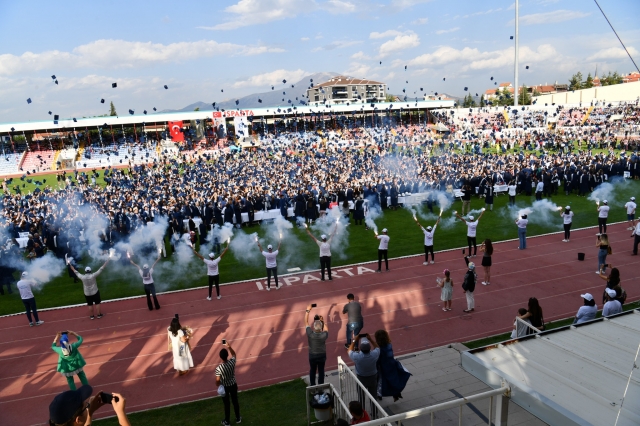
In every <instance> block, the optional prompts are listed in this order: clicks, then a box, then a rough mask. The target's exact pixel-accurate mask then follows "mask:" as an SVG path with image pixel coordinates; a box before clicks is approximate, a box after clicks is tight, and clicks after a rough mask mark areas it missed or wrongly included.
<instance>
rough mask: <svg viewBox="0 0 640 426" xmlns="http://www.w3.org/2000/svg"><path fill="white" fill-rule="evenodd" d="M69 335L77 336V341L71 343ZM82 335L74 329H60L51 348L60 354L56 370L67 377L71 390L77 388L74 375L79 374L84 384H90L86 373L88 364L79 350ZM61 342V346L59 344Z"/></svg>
mask: <svg viewBox="0 0 640 426" xmlns="http://www.w3.org/2000/svg"><path fill="white" fill-rule="evenodd" d="M69 335H72V336H75V338H76V339H77V342H74V343H71V342H70V341H69ZM82 342H83V340H82V336H80V335H79V334H77V333H76V332H74V331H70V330H69V331H60V332H58V333H57V334H56V337H55V338H54V339H53V343H52V344H51V349H53V351H54V352H55V353H57V354H58V367H57V369H56V371H57V372H58V373H60V374H62V375H63V376H64V377H65V378H66V379H67V384H68V385H69V388H70V389H71V390H76V384H75V381H74V376H78V378H79V379H80V382H81V383H82V384H83V385H88V384H89V380H87V376H86V375H85V374H84V366H85V365H86V364H87V363H86V361H85V360H84V358H83V357H82V354H81V353H80V351H79V350H78V348H79V347H80V345H82ZM58 344H60V346H58Z"/></svg>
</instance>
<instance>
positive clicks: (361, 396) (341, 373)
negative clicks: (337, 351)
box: [338, 356, 391, 426]
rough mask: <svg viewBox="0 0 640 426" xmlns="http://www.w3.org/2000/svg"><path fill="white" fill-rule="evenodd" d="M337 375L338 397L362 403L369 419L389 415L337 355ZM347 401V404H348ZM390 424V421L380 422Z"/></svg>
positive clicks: (389, 425) (382, 417)
mask: <svg viewBox="0 0 640 426" xmlns="http://www.w3.org/2000/svg"><path fill="white" fill-rule="evenodd" d="M338 377H339V379H340V398H341V399H342V400H343V401H348V402H350V401H358V402H360V404H362V408H363V409H364V410H366V411H367V413H369V417H371V419H384V418H387V417H389V415H388V414H387V412H386V411H385V410H384V408H382V406H381V405H380V404H379V403H378V401H377V400H376V395H371V393H369V391H368V390H367V388H365V387H364V386H363V385H362V383H360V380H358V377H357V376H356V375H355V373H354V372H353V371H351V369H350V368H349V366H348V365H347V364H345V362H344V361H343V360H342V357H340V356H339V357H338ZM348 402H347V404H348ZM381 424H385V425H387V424H388V426H391V424H390V423H381Z"/></svg>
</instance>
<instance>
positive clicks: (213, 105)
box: [153, 102, 216, 111]
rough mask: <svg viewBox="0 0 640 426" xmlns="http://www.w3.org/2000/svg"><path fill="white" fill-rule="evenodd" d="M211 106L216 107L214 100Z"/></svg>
mask: <svg viewBox="0 0 640 426" xmlns="http://www.w3.org/2000/svg"><path fill="white" fill-rule="evenodd" d="M211 106H212V107H214V108H215V107H216V103H215V102H214V103H212V104H211ZM153 110H154V111H155V110H156V109H155V108H154V109H153Z"/></svg>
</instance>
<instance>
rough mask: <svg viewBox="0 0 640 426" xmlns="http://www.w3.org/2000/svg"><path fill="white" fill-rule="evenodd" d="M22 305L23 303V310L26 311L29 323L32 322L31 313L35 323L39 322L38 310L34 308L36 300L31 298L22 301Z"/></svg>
mask: <svg viewBox="0 0 640 426" xmlns="http://www.w3.org/2000/svg"><path fill="white" fill-rule="evenodd" d="M22 303H24V308H25V310H26V311H27V318H29V322H30V323H32V322H33V321H32V319H31V311H33V317H34V318H35V320H36V322H38V321H40V318H38V308H36V298H35V297H32V298H30V299H22Z"/></svg>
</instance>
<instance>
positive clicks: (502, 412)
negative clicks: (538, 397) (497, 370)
mask: <svg viewBox="0 0 640 426" xmlns="http://www.w3.org/2000/svg"><path fill="white" fill-rule="evenodd" d="M510 393H511V388H510V387H509V385H508V384H507V383H506V382H505V381H503V382H502V387H500V388H498V389H494V390H490V391H487V392H482V393H479V394H476V395H471V396H468V397H463V398H458V399H454V400H453V401H447V402H443V403H441V404H436V405H432V406H430V407H425V408H418V409H416V410H411V411H407V412H406V413H401V414H394V415H392V416H389V417H386V418H384V419H377V420H371V421H370V422H365V423H360V425H361V426H384V425H388V424H389V422H394V423H396V424H400V422H401V421H402V420H407V419H413V418H416V417H422V416H426V415H427V414H430V415H431V426H433V424H434V419H435V417H434V414H435V413H436V412H437V411H442V410H449V409H451V408H456V407H458V424H459V425H462V419H463V416H462V407H463V406H465V405H467V404H470V403H473V402H478V401H482V400H485V399H487V398H489V416H488V419H487V424H488V425H489V426H491V425H492V424H493V425H495V426H506V425H507V420H508V409H509V396H510ZM495 397H498V398H497V399H496V400H495V405H496V407H495V410H494V408H493V406H494V398H495ZM494 417H495V418H494ZM421 424H426V422H424V423H421Z"/></svg>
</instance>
